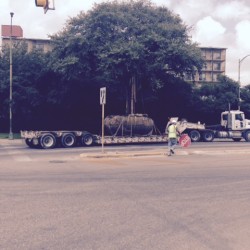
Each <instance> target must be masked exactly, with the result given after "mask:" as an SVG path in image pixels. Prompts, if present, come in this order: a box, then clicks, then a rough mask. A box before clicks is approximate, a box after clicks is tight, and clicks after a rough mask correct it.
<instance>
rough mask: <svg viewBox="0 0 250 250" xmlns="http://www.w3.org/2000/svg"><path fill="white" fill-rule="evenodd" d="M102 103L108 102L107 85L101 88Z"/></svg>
mask: <svg viewBox="0 0 250 250" xmlns="http://www.w3.org/2000/svg"><path fill="white" fill-rule="evenodd" d="M100 104H101V105H103V104H106V87H103V88H100Z"/></svg>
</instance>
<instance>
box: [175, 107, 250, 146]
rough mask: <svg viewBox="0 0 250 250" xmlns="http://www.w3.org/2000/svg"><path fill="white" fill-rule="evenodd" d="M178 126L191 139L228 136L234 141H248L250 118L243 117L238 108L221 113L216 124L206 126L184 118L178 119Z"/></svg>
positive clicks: (249, 137)
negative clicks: (218, 122)
mask: <svg viewBox="0 0 250 250" xmlns="http://www.w3.org/2000/svg"><path fill="white" fill-rule="evenodd" d="M178 127H179V129H180V131H181V132H182V133H186V134H188V135H189V137H190V138H191V141H193V142H198V141H201V140H202V141H205V142H211V141H213V140H214V139H215V138H230V139H232V140H234V141H240V140H241V139H245V141H247V142H249V141H250V120H248V119H246V118H245V114H244V112H242V111H240V110H228V111H224V112H222V113H221V121H220V124H218V125H210V126H206V125H205V124H200V122H198V123H190V122H187V121H186V120H180V121H178Z"/></svg>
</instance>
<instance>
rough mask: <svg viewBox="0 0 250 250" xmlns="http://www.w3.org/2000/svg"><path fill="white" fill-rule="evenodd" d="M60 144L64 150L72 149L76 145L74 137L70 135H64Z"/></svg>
mask: <svg viewBox="0 0 250 250" xmlns="http://www.w3.org/2000/svg"><path fill="white" fill-rule="evenodd" d="M61 143H62V146H63V147H64V148H69V147H73V146H74V145H75V143H76V137H75V135H74V134H72V133H65V134H63V135H62V139H61Z"/></svg>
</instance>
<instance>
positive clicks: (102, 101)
mask: <svg viewBox="0 0 250 250" xmlns="http://www.w3.org/2000/svg"><path fill="white" fill-rule="evenodd" d="M100 104H101V105H102V153H104V105H105V104H106V87H103V88H100Z"/></svg>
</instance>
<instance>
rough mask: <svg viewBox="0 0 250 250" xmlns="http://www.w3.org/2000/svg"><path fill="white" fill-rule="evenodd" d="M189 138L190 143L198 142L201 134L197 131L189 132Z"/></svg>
mask: <svg viewBox="0 0 250 250" xmlns="http://www.w3.org/2000/svg"><path fill="white" fill-rule="evenodd" d="M189 137H190V139H191V141H192V142H198V141H199V140H200V139H201V134H200V132H199V131H198V130H191V131H190V132H189Z"/></svg>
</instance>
